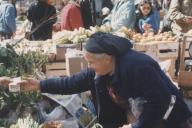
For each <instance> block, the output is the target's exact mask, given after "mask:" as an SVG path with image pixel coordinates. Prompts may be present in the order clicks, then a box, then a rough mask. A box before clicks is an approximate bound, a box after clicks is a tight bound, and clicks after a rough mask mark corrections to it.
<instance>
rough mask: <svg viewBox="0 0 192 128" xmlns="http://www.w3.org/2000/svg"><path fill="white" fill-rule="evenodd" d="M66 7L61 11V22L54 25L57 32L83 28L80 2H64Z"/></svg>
mask: <svg viewBox="0 0 192 128" xmlns="http://www.w3.org/2000/svg"><path fill="white" fill-rule="evenodd" d="M63 2H64V5H65V6H64V7H63V9H62V11H61V22H60V23H57V24H55V25H54V27H55V28H56V29H57V30H69V31H73V30H74V29H78V28H80V27H83V20H82V16H81V10H80V4H79V2H80V1H79V0H63Z"/></svg>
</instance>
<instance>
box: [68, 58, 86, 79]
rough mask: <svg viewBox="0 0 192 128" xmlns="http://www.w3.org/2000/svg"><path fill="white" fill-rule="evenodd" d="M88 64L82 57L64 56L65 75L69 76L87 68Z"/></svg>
mask: <svg viewBox="0 0 192 128" xmlns="http://www.w3.org/2000/svg"><path fill="white" fill-rule="evenodd" d="M87 66H88V64H87V62H86V61H85V59H84V58H83V56H76V57H70V56H66V75H67V76H71V75H73V74H75V73H77V72H80V71H81V70H82V69H84V68H87Z"/></svg>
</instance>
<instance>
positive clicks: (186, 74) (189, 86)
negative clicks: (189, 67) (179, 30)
mask: <svg viewBox="0 0 192 128" xmlns="http://www.w3.org/2000/svg"><path fill="white" fill-rule="evenodd" d="M189 39H190V40H189ZM191 41H192V36H184V38H183V41H182V43H181V44H180V68H179V79H178V84H179V86H180V87H181V89H182V91H183V95H184V97H187V98H192V71H185V67H186V64H185V53H186V49H187V48H188V46H187V43H188V42H191Z"/></svg>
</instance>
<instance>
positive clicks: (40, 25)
mask: <svg viewBox="0 0 192 128" xmlns="http://www.w3.org/2000/svg"><path fill="white" fill-rule="evenodd" d="M27 19H28V20H29V21H30V22H31V23H32V27H31V35H30V38H29V39H30V40H47V39H51V38H52V27H53V24H54V23H55V22H56V20H57V18H56V9H55V7H54V6H52V5H51V0H38V1H37V2H36V3H34V4H32V5H31V6H30V7H29V9H28V11H27Z"/></svg>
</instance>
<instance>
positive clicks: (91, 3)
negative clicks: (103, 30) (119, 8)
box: [80, 0, 113, 28]
mask: <svg viewBox="0 0 192 128" xmlns="http://www.w3.org/2000/svg"><path fill="white" fill-rule="evenodd" d="M80 6H81V14H82V17H83V24H84V27H85V28H89V27H90V26H95V25H101V24H102V20H103V18H104V17H105V15H104V14H102V9H103V8H108V9H109V10H112V8H113V3H112V2H111V0H81V2H80Z"/></svg>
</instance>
